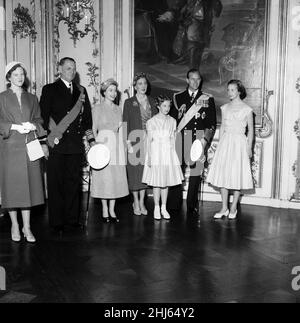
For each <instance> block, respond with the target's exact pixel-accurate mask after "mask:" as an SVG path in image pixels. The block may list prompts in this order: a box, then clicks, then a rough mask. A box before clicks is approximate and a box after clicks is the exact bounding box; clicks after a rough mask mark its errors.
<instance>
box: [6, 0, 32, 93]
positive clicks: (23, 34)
mask: <svg viewBox="0 0 300 323" xmlns="http://www.w3.org/2000/svg"><path fill="white" fill-rule="evenodd" d="M30 7H31V11H32V14H30V12H29V9H28V8H26V7H23V6H21V4H20V3H19V4H18V7H16V8H15V9H14V10H13V21H12V35H13V40H14V42H13V43H14V50H13V51H14V59H15V60H17V56H18V53H17V51H18V40H17V38H18V36H19V37H20V38H21V39H29V41H30V73H31V79H30V81H31V86H30V88H31V92H32V93H33V94H36V90H37V84H36V39H37V31H36V18H35V17H36V3H35V0H30Z"/></svg>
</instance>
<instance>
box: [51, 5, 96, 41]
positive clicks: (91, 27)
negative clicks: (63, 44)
mask: <svg viewBox="0 0 300 323" xmlns="http://www.w3.org/2000/svg"><path fill="white" fill-rule="evenodd" d="M55 7H56V29H55V32H56V33H57V35H58V38H59V28H58V26H59V23H60V22H64V24H65V25H67V27H68V33H69V34H70V35H71V39H72V40H73V42H74V47H76V45H77V41H79V39H80V38H84V37H85V36H87V35H89V34H90V33H92V42H93V43H96V40H97V38H98V35H99V34H98V31H97V30H96V29H95V22H96V15H95V11H94V0H80V1H76V0H57V1H56V3H55ZM82 23H84V28H83V29H80V28H81V27H80V26H79V25H80V24H82ZM57 45H58V44H56V46H57Z"/></svg>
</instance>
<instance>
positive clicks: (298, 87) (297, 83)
mask: <svg viewBox="0 0 300 323" xmlns="http://www.w3.org/2000/svg"><path fill="white" fill-rule="evenodd" d="M296 90H297V92H298V93H299V94H300V77H299V78H298V80H297V82H296Z"/></svg>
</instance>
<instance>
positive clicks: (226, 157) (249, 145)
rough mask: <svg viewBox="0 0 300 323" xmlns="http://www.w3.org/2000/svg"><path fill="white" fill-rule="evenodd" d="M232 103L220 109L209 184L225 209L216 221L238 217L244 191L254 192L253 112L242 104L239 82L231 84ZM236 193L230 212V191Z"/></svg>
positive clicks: (229, 92) (244, 91) (242, 95)
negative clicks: (252, 170) (220, 121)
mask: <svg viewBox="0 0 300 323" xmlns="http://www.w3.org/2000/svg"><path fill="white" fill-rule="evenodd" d="M228 96H229V99H230V103H228V104H226V105H224V106H222V107H221V110H222V126H221V129H220V142H219V145H218V149H217V151H216V154H215V157H214V159H213V162H212V164H211V167H210V171H209V174H208V178H207V182H208V183H210V184H211V185H212V186H214V187H216V188H219V189H221V195H222V201H223V207H222V210H221V211H220V212H219V213H217V214H216V215H215V217H214V218H215V219H221V218H223V217H229V219H230V220H234V219H236V217H237V213H238V210H237V206H238V202H239V199H240V195H241V191H243V190H251V189H253V188H254V185H253V177H252V172H251V158H252V155H253V154H252V151H253V140H254V120H253V110H252V108H250V107H249V106H248V105H247V104H245V103H244V102H243V100H244V99H245V98H246V97H247V93H246V89H245V87H244V86H243V84H242V83H241V81H238V80H232V81H230V82H229V83H228ZM230 190H231V191H234V198H233V203H232V205H231V208H230V210H229V208H228V198H229V191H230Z"/></svg>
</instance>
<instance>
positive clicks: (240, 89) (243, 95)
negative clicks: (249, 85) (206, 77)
mask: <svg viewBox="0 0 300 323" xmlns="http://www.w3.org/2000/svg"><path fill="white" fill-rule="evenodd" d="M229 85H236V87H237V90H238V92H239V93H240V99H241V100H245V99H246V97H247V91H246V88H245V86H244V84H243V83H242V82H241V81H240V80H231V81H229V82H228V84H227V86H229Z"/></svg>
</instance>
